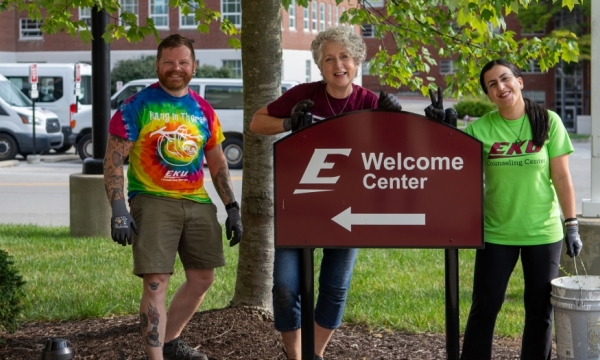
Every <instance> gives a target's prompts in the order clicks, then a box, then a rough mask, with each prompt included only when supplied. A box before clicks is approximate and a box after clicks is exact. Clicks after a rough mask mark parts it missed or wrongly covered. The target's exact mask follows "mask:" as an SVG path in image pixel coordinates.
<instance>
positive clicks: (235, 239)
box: [225, 207, 244, 246]
mask: <svg viewBox="0 0 600 360" xmlns="http://www.w3.org/2000/svg"><path fill="white" fill-rule="evenodd" d="M243 233H244V228H243V227H242V217H241V216H240V209H238V208H236V207H232V208H231V209H229V210H227V220H225V235H227V240H229V246H235V245H237V244H238V243H239V242H240V240H242V234H243Z"/></svg>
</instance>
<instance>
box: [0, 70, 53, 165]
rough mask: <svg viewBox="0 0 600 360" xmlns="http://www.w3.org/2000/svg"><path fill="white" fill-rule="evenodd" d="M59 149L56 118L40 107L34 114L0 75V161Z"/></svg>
mask: <svg viewBox="0 0 600 360" xmlns="http://www.w3.org/2000/svg"><path fill="white" fill-rule="evenodd" d="M34 117H35V118H34ZM34 122H35V142H36V144H35V149H34V147H33V126H34ZM62 145H63V134H62V132H61V125H60V121H59V120H58V116H57V115H56V114H55V113H53V112H52V111H49V110H45V109H43V108H41V107H39V108H38V107H36V108H35V113H34V109H33V104H32V103H31V101H30V100H29V99H28V98H27V97H26V96H25V95H23V93H22V92H21V91H19V89H18V88H17V87H16V86H14V85H13V84H12V83H11V82H10V81H8V79H7V78H5V77H4V76H2V75H0V160H11V159H14V158H15V156H17V154H21V155H23V156H24V157H26V156H27V155H29V154H32V153H34V152H35V153H37V154H39V153H42V152H45V151H49V150H50V149H58V148H60V147H62Z"/></svg>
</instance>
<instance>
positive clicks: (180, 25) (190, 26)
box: [179, 6, 199, 29]
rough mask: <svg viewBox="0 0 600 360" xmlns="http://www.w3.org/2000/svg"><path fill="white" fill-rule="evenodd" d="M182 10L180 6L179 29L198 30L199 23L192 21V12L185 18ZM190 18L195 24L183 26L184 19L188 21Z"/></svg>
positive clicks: (193, 15)
mask: <svg viewBox="0 0 600 360" xmlns="http://www.w3.org/2000/svg"><path fill="white" fill-rule="evenodd" d="M182 10H183V9H182V6H180V7H179V28H180V29H196V28H198V23H199V22H198V21H196V20H195V19H194V17H195V14H194V13H193V12H192V13H190V14H189V15H188V16H185V15H184V14H183V11H182ZM190 17H191V18H192V20H193V21H194V22H195V24H194V25H188V24H183V21H184V19H189V18H190Z"/></svg>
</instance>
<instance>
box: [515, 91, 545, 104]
mask: <svg viewBox="0 0 600 360" xmlns="http://www.w3.org/2000/svg"><path fill="white" fill-rule="evenodd" d="M521 94H522V95H523V97H526V98H528V99H531V100H533V101H534V102H536V103H538V104H540V105H542V106H545V105H546V92H545V91H544V90H521Z"/></svg>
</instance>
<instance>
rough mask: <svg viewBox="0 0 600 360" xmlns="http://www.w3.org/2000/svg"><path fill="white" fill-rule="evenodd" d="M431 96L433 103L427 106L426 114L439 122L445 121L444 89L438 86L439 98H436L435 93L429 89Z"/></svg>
mask: <svg viewBox="0 0 600 360" xmlns="http://www.w3.org/2000/svg"><path fill="white" fill-rule="evenodd" d="M429 97H430V98H431V105H429V106H428V107H426V108H425V116H427V117H428V118H430V119H432V120H435V121H437V122H444V119H445V118H446V112H445V111H444V97H443V95H442V89H441V88H439V87H438V98H437V99H436V98H435V93H434V92H433V91H432V90H431V89H429Z"/></svg>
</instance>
